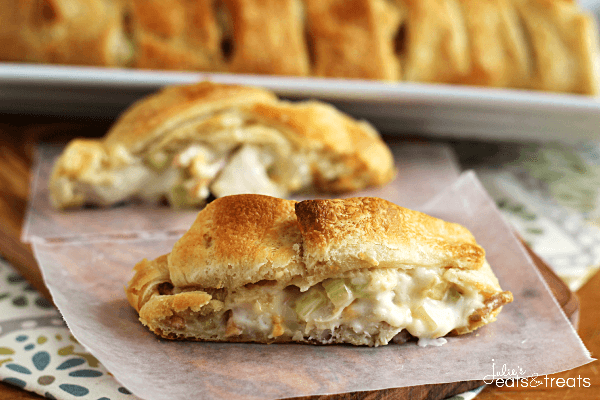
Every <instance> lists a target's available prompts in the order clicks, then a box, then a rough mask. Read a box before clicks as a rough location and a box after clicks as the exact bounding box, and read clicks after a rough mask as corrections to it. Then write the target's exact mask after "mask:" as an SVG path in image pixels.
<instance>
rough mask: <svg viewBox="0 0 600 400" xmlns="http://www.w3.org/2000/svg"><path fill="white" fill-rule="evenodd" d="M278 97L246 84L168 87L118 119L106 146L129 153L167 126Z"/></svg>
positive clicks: (158, 136) (165, 129) (149, 140)
mask: <svg viewBox="0 0 600 400" xmlns="http://www.w3.org/2000/svg"><path fill="white" fill-rule="evenodd" d="M276 99H277V97H276V96H275V94H273V93H272V92H270V91H267V90H264V89H259V88H255V87H249V86H235V85H222V84H214V83H211V82H200V83H198V84H194V85H181V86H168V87H166V88H164V89H162V90H161V91H159V92H158V93H156V94H154V95H151V96H148V97H146V98H144V99H142V100H140V101H138V102H137V103H135V104H134V105H133V106H131V107H130V108H128V109H127V111H126V112H125V113H124V114H123V115H122V116H121V117H120V118H119V120H118V121H117V122H116V123H115V125H114V126H113V127H112V128H111V130H110V131H109V132H108V134H107V135H106V138H105V143H106V145H107V146H113V145H117V144H120V145H123V146H125V147H126V148H127V149H129V151H131V152H132V153H134V154H135V153H139V152H141V151H143V150H144V149H145V148H146V146H147V145H148V144H149V143H150V142H152V141H153V140H156V139H158V138H160V137H161V135H166V134H167V133H168V132H169V129H172V128H173V127H176V126H179V125H181V124H184V123H185V122H187V121H189V120H190V119H197V118H199V117H204V116H210V115H211V114H214V113H216V112H218V111H220V110H223V109H227V108H230V107H238V106H241V105H248V104H253V103H255V102H261V103H269V102H273V101H275V100H276Z"/></svg>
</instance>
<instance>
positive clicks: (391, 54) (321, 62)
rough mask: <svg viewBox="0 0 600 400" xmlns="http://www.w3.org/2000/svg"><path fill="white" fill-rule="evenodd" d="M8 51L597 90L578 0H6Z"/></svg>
mask: <svg viewBox="0 0 600 400" xmlns="http://www.w3.org/2000/svg"><path fill="white" fill-rule="evenodd" d="M0 7H1V8H2V10H3V12H2V14H1V15H0V60H6V61H27V62H44V63H63V64H92V65H108V66H123V67H136V68H159V69H180V70H181V69H185V70H199V71H213V72H232V73H249V74H274V75H294V76H306V75H313V76H322V77H333V78H336V77H338V78H356V79H381V80H387V81H399V80H400V81H412V82H435V83H448V84H468V85H480V86H494V87H509V88H520V89H535V90H547V91H558V92H572V93H581V94H592V95H594V94H597V93H598V85H599V83H598V76H597V70H596V66H595V65H596V63H597V60H598V40H597V37H598V29H597V27H596V24H595V21H594V19H593V17H592V16H591V15H589V14H587V13H586V12H584V11H582V10H581V8H580V6H579V5H578V4H577V2H575V1H572V0H485V1H482V0H164V1H163V0H43V1H42V0H0Z"/></svg>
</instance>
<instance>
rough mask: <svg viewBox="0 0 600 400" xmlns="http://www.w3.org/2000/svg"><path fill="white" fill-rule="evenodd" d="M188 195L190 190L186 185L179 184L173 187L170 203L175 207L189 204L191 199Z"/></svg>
mask: <svg viewBox="0 0 600 400" xmlns="http://www.w3.org/2000/svg"><path fill="white" fill-rule="evenodd" d="M188 197H189V196H188V191H187V190H186V189H185V187H183V185H177V186H174V187H173V188H172V189H171V196H170V197H169V203H171V205H172V206H173V207H174V208H182V207H185V206H187V205H189V203H190V201H189V199H188Z"/></svg>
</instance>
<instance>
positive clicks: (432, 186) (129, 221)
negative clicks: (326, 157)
mask: <svg viewBox="0 0 600 400" xmlns="http://www.w3.org/2000/svg"><path fill="white" fill-rule="evenodd" d="M62 149H63V147H62V146H49V145H46V146H40V147H38V149H37V156H36V163H35V166H34V169H33V170H34V174H33V182H32V185H31V195H30V201H29V208H28V211H27V215H26V219H25V224H24V226H23V234H22V240H23V241H24V242H42V243H57V242H62V243H65V242H70V243H75V242H88V241H95V240H120V239H139V238H150V237H154V236H157V235H160V236H162V237H179V236H181V235H182V234H183V233H184V232H185V231H186V230H187V229H188V228H189V226H190V225H191V224H192V222H193V221H194V219H195V217H196V215H197V213H198V210H172V209H170V208H169V207H166V206H153V205H143V204H125V205H122V206H118V207H112V208H106V209H100V208H96V209H89V208H88V209H81V210H68V211H60V210H55V209H54V208H53V207H52V206H51V204H50V200H49V190H48V182H49V180H50V175H51V173H52V166H53V165H54V161H55V160H56V159H57V158H58V156H59V155H60V153H61V151H62ZM391 149H392V151H393V153H394V159H395V163H396V167H397V168H398V171H399V173H398V175H397V176H396V179H395V180H394V181H393V182H391V183H390V184H388V185H386V186H385V187H384V188H382V189H375V190H369V191H364V192H361V193H352V194H349V195H347V196H350V195H351V196H358V195H365V196H367V195H368V196H378V197H383V198H388V197H390V196H394V197H395V198H397V199H398V200H399V201H400V204H403V205H405V206H406V207H417V206H418V205H422V204H423V203H424V202H425V201H427V200H428V199H429V198H431V196H433V195H434V194H435V193H437V192H439V191H440V190H442V189H443V188H445V187H446V186H448V185H449V184H450V183H451V182H452V181H454V180H455V179H456V178H457V177H458V175H459V167H458V164H457V163H456V161H455V157H454V153H453V151H452V150H451V148H450V147H449V146H446V145H443V144H430V143H420V144H419V143H415V144H410V143H397V144H391ZM313 197H314V196H313ZM321 197H328V196H327V195H323V196H321ZM299 198H300V197H297V199H299ZM304 198H307V197H306V196H304V197H303V199H304Z"/></svg>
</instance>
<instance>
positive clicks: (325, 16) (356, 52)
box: [306, 0, 402, 80]
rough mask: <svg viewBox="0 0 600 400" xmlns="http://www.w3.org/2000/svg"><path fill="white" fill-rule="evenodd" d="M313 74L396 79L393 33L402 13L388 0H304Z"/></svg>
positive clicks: (398, 71)
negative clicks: (312, 60)
mask: <svg viewBox="0 0 600 400" xmlns="http://www.w3.org/2000/svg"><path fill="white" fill-rule="evenodd" d="M306 8H307V15H308V24H309V28H308V29H309V33H310V44H311V48H312V51H313V59H314V68H313V73H314V74H315V75H317V76H327V77H338V78H361V79H385V80H398V79H399V78H400V77H401V74H400V64H399V61H398V58H397V56H396V54H395V41H394V39H395V36H396V34H397V33H398V30H399V28H400V22H401V18H402V13H401V11H400V9H399V8H398V7H396V6H394V5H393V4H392V3H391V2H389V1H387V0H350V1H349V0H306Z"/></svg>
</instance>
